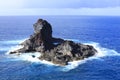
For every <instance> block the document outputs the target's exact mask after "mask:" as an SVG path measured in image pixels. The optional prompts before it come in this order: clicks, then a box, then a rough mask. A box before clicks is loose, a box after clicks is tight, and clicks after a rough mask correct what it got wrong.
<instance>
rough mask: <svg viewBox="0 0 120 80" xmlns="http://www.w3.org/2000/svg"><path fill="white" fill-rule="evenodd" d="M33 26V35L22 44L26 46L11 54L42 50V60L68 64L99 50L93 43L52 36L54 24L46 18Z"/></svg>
mask: <svg viewBox="0 0 120 80" xmlns="http://www.w3.org/2000/svg"><path fill="white" fill-rule="evenodd" d="M33 28H34V33H33V35H31V36H30V38H29V39H27V40H25V41H24V42H22V43H21V44H20V45H22V46H24V47H23V48H21V49H18V50H16V51H12V52H10V54H16V53H29V52H40V53H41V56H40V57H38V58H39V59H40V60H46V61H49V62H52V63H54V64H59V65H67V64H68V62H70V61H76V60H82V59H84V58H88V57H91V56H93V55H95V53H96V52H97V51H96V49H95V48H94V47H93V46H91V45H84V44H81V43H75V42H73V41H68V40H64V39H61V38H54V37H52V26H51V24H50V23H48V22H47V21H46V20H43V19H39V20H38V21H37V22H36V23H35V24H34V25H33ZM33 57H35V56H33Z"/></svg>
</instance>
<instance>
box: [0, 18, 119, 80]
mask: <svg viewBox="0 0 120 80" xmlns="http://www.w3.org/2000/svg"><path fill="white" fill-rule="evenodd" d="M38 18H43V19H46V20H47V21H48V22H50V23H51V25H52V26H53V36H54V37H60V38H64V39H69V40H73V41H75V42H80V43H84V44H91V45H93V46H94V47H95V48H96V49H97V50H98V53H97V55H95V56H93V57H91V58H88V59H85V60H82V61H75V62H71V63H69V65H68V66H65V67H60V66H56V65H53V64H51V63H48V62H46V61H38V60H37V59H32V57H31V54H33V53H29V54H24V55H21V56H17V55H8V54H7V53H8V52H9V50H13V49H16V46H17V45H18V44H19V43H20V42H22V41H24V40H25V39H26V38H28V37H29V36H30V35H31V34H32V33H33V26H32V25H33V23H35V22H36V21H37V19H38ZM18 47H19V46H18ZM35 54H36V55H38V54H37V53H35ZM0 80H120V17H118V16H116V17H115V16H1V17H0Z"/></svg>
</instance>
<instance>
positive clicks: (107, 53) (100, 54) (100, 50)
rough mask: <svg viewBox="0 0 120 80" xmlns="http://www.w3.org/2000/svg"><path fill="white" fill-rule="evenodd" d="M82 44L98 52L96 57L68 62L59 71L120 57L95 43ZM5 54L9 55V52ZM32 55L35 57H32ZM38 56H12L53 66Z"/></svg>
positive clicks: (17, 47)
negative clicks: (110, 57)
mask: <svg viewBox="0 0 120 80" xmlns="http://www.w3.org/2000/svg"><path fill="white" fill-rule="evenodd" d="M69 40H72V39H69ZM72 41H75V42H79V40H75V39H74V40H72ZM83 44H86V45H92V46H93V47H94V48H95V49H96V50H97V51H98V52H97V53H96V55H94V56H93V57H89V58H86V59H84V60H80V61H73V62H69V65H67V66H65V67H60V70H62V71H69V70H72V69H74V68H76V67H78V66H79V65H80V64H83V63H85V62H87V61H89V60H101V59H102V57H106V56H120V54H119V53H118V52H117V51H115V50H112V49H107V48H103V47H101V46H100V44H99V43H96V42H87V43H83ZM21 47H23V46H16V47H12V48H11V50H10V51H14V50H16V49H19V48H21ZM7 53H9V51H8V52H7ZM33 55H34V56H35V57H33ZM39 56H40V53H38V52H36V53H23V54H21V55H16V56H15V55H14V58H16V59H19V60H25V61H30V62H36V63H40V64H41V63H42V64H47V65H54V64H53V63H51V62H48V61H45V60H43V61H41V60H39V59H38V57H39Z"/></svg>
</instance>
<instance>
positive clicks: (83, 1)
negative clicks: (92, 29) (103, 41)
mask: <svg viewBox="0 0 120 80" xmlns="http://www.w3.org/2000/svg"><path fill="white" fill-rule="evenodd" d="M0 15H108V16H120V0H0Z"/></svg>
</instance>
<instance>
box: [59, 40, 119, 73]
mask: <svg viewBox="0 0 120 80" xmlns="http://www.w3.org/2000/svg"><path fill="white" fill-rule="evenodd" d="M83 44H86V45H92V46H93V47H94V48H95V49H96V50H97V51H98V52H97V53H96V55H94V56H92V57H89V58H86V59H84V60H79V61H73V62H69V65H67V66H65V67H63V68H61V70H62V71H69V70H72V69H75V68H76V67H78V66H79V65H80V64H83V63H85V62H87V61H89V60H96V59H97V60H101V58H102V57H106V56H120V53H118V52H117V51H115V50H111V49H107V48H103V47H101V46H100V44H99V43H96V42H90V43H83Z"/></svg>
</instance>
